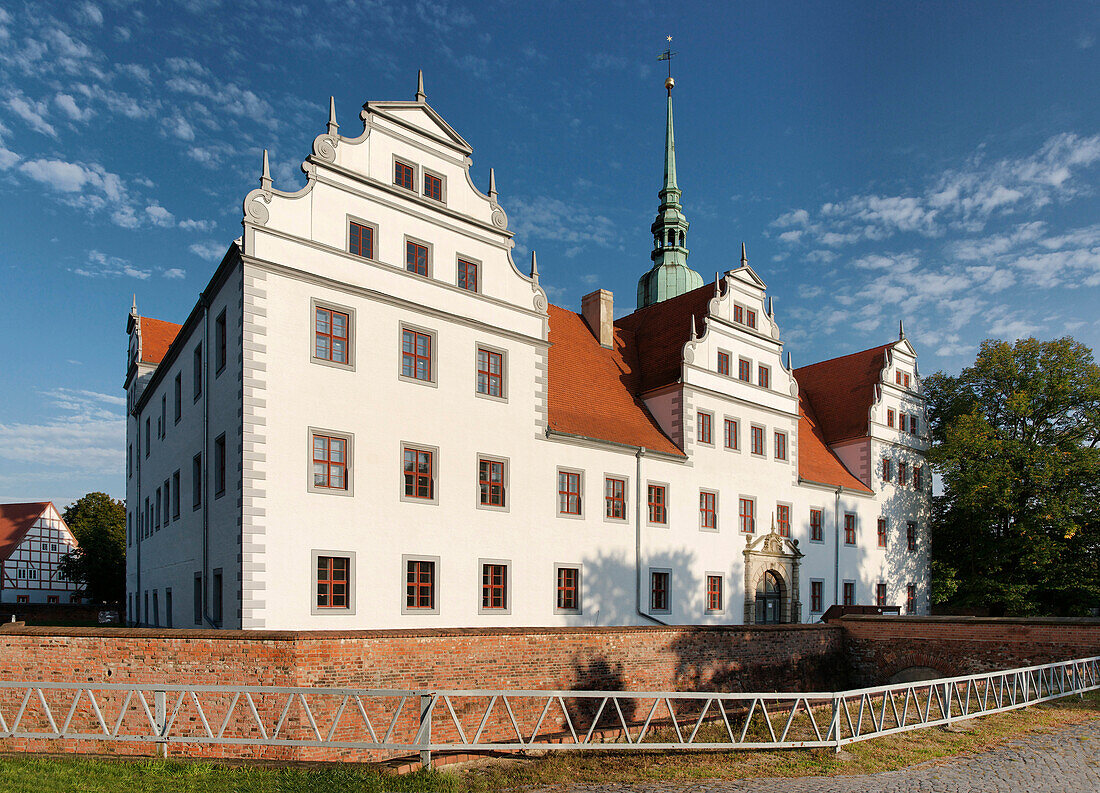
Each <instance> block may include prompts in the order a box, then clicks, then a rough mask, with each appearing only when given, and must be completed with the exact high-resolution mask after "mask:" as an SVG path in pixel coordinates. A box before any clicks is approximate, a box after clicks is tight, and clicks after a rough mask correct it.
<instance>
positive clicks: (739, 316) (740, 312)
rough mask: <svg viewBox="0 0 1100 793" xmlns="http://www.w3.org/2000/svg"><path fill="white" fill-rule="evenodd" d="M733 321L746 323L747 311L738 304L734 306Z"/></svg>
mask: <svg viewBox="0 0 1100 793" xmlns="http://www.w3.org/2000/svg"><path fill="white" fill-rule="evenodd" d="M733 321H734V322H741V323H744V321H745V309H743V308H741V306H738V305H736V304H735V305H734V306H733Z"/></svg>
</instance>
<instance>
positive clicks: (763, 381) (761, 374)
mask: <svg viewBox="0 0 1100 793" xmlns="http://www.w3.org/2000/svg"><path fill="white" fill-rule="evenodd" d="M771 382H772V370H771V369H769V368H768V367H766V366H764V365H763V364H761V365H760V366H758V367H757V368H756V383H757V385H759V386H760V387H761V388H771Z"/></svg>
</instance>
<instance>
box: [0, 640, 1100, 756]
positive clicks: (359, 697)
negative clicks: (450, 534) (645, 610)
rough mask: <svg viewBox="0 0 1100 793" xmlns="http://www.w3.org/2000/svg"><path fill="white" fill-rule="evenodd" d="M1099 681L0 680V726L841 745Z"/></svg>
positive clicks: (254, 738)
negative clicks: (544, 686) (357, 684)
mask: <svg viewBox="0 0 1100 793" xmlns="http://www.w3.org/2000/svg"><path fill="white" fill-rule="evenodd" d="M1097 688H1100V656H1097V657H1092V658H1081V659H1076V660H1072V661H1065V662H1061V663H1053V664H1043V665H1041V666H1030V667H1026V668H1021V669H1010V670H1007V671H1000V672H989V673H983V674H977V675H968V676H963V677H951V678H942V679H939V680H922V681H919V682H912V683H900V684H896V685H888V686H877V687H874V688H863V689H857V690H852V691H840V692H810V693H718V692H654V691H535V690H528V691H521V690H515V691H505V690H411V689H410V690H379V689H359V688H320V687H308V688H307V687H278V686H201V685H168V684H163V685H162V684H159V683H136V684H127V683H122V684H83V683H43V682H0V739H30V740H35V739H38V740H46V741H50V740H62V739H64V740H92V741H108V742H131V743H150V742H151V743H154V744H158V745H159V746H160V747H161V748H162V751H164V752H165V753H166V752H167V747H168V746H169V745H172V744H218V745H223V746H230V745H243V746H254V747H312V748H314V749H317V750H326V749H327V750H350V754H349V752H344V754H343V756H351V755H354V754H356V753H358V754H360V755H361V753H362V752H369V751H377V752H385V753H387V754H394V753H398V754H399V753H412V752H418V753H420V758H421V761H422V762H423V763H424V764H426V765H427V764H430V762H431V753H432V752H439V751H464V752H482V751H521V750H529V749H543V750H547V749H548V750H576V749H585V748H605V749H606V748H615V749H645V750H651V749H662V750H675V749H727V750H728V749H786V748H796V747H832V748H835V749H837V750H839V749H840V747H841V746H843V745H845V744H848V743H852V742H854V741H863V740H867V739H869V738H875V737H878V736H881V735H889V734H891V733H896V732H902V731H905V730H913V729H920V728H923V727H933V726H937V725H944V724H950V723H951V722H954V721H958V720H962V719H970V718H974V717H976V716H983V715H987V714H991V713H1000V712H1002V711H1007V710H1012V709H1014V708H1021V707H1026V706H1028V705H1033V704H1036V703H1038V702H1045V701H1047V700H1051V699H1056V698H1058V697H1064V696H1067V695H1071V694H1084V692H1086V691H1090V690H1094V689H1097ZM356 750H358V752H356ZM313 756H318V757H320V756H331V757H333V758H335V757H339V756H341V754H340V752H338V751H336V752H330V753H325V752H315V753H314V754H313Z"/></svg>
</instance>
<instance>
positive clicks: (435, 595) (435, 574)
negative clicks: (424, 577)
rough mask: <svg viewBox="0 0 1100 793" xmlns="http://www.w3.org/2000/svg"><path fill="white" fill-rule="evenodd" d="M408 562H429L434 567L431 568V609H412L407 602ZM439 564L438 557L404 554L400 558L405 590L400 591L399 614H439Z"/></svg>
mask: <svg viewBox="0 0 1100 793" xmlns="http://www.w3.org/2000/svg"><path fill="white" fill-rule="evenodd" d="M409 562H431V563H432V564H433V565H434V567H433V568H432V604H433V605H432V608H430V609H424V608H412V607H410V606H409V601H408V588H407V587H408V575H409ZM439 573H440V562H439V557H438V556H430V555H427V554H420V553H406V554H402V556H401V576H402V578H403V579H404V581H405V588H404V589H402V591H401V613H402V614H438V613H439V593H440V584H439V579H440V575H439Z"/></svg>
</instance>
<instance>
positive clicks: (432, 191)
mask: <svg viewBox="0 0 1100 793" xmlns="http://www.w3.org/2000/svg"><path fill="white" fill-rule="evenodd" d="M424 195H425V197H427V198H434V199H435V200H436V201H442V200H443V180H442V179H440V178H439V177H438V176H436V175H435V174H431V173H425V174H424Z"/></svg>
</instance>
